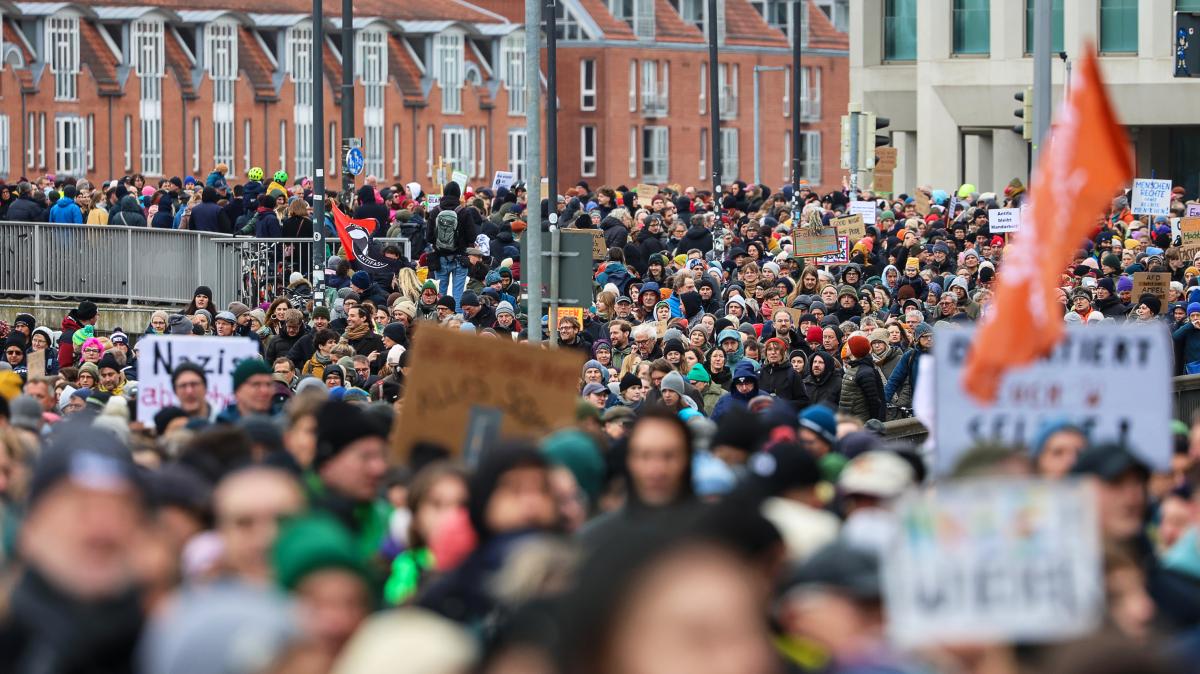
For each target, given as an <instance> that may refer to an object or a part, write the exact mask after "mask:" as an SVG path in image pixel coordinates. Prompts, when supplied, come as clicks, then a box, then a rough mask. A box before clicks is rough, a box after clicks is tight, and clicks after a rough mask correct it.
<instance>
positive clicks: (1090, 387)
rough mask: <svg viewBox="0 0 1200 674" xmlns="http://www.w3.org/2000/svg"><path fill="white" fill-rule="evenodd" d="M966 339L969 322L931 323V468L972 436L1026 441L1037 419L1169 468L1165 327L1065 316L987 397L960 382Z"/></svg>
mask: <svg viewBox="0 0 1200 674" xmlns="http://www.w3.org/2000/svg"><path fill="white" fill-rule="evenodd" d="M974 339H975V329H974V328H969V329H967V328H949V327H943V326H938V327H937V328H936V329H935V332H934V339H933V357H934V363H935V365H934V387H935V388H934V397H935V405H934V409H935V410H936V413H935V415H934V417H935V418H934V422H933V428H934V429H935V433H934V436H935V438H936V443H937V444H936V447H937V455H936V456H935V458H934V470H935V472H936V473H937V474H939V475H945V474H947V473H949V472H950V471H951V470H952V469H953V468H954V465H955V464H956V463H957V462H958V459H959V457H961V456H962V455H963V454H964V453H966V452H967V451H968V450H969V449H970V448H971V447H973V446H975V445H976V444H978V443H980V442H997V443H1000V444H1005V445H1017V446H1021V445H1025V446H1028V444H1029V443H1031V442H1032V441H1033V439H1034V436H1036V435H1037V433H1038V432H1039V431H1040V430H1041V428H1042V426H1043V424H1045V423H1048V422H1050V421H1053V420H1059V419H1063V420H1067V421H1070V422H1073V423H1075V424H1078V425H1079V426H1080V427H1081V428H1083V429H1085V430H1086V431H1087V432H1088V434H1089V437H1090V438H1091V440H1092V441H1093V442H1122V443H1125V444H1126V445H1127V446H1129V447H1130V448H1131V449H1132V450H1133V452H1134V453H1135V454H1137V455H1138V456H1139V457H1140V458H1141V459H1142V461H1144V462H1146V464H1147V465H1149V466H1152V467H1153V468H1155V469H1158V470H1164V471H1165V470H1169V468H1170V464H1171V447H1172V444H1171V438H1170V435H1169V428H1168V425H1169V422H1170V414H1171V409H1172V404H1171V357H1172V356H1171V354H1172V351H1173V349H1172V348H1171V340H1170V337H1169V336H1168V335H1167V333H1166V329H1165V327H1159V326H1150V327H1135V326H1132V325H1129V326H1125V325H1117V324H1114V323H1102V324H1100V325H1086V326H1084V325H1077V326H1071V325H1068V326H1067V328H1066V333H1065V335H1064V336H1063V339H1062V341H1061V342H1059V343H1058V345H1057V346H1055V347H1054V350H1053V351H1052V352H1051V353H1050V355H1049V356H1047V357H1045V358H1043V359H1041V360H1039V361H1036V362H1034V363H1032V364H1030V365H1028V366H1023V367H1019V368H1016V369H1014V370H1011V371H1009V373H1008V374H1006V375H1005V376H1004V379H1003V381H1002V382H1001V383H1000V389H999V393H998V395H997V397H996V401H995V403H993V404H992V405H990V406H987V407H984V406H982V405H979V404H977V403H976V402H975V400H974V398H972V397H971V396H969V395H965V394H964V393H963V388H962V377H963V369H964V363H965V361H966V357H967V352H968V351H969V350H970V348H971V343H972V341H973V340H974ZM921 372H922V375H924V369H922V371H921ZM1114 382H1116V383H1118V385H1114Z"/></svg>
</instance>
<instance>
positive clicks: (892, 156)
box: [875, 147, 898, 173]
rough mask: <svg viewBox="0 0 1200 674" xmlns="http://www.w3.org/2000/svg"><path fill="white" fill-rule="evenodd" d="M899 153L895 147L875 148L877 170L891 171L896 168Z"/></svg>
mask: <svg viewBox="0 0 1200 674" xmlns="http://www.w3.org/2000/svg"><path fill="white" fill-rule="evenodd" d="M897 154H898V151H897V150H896V148H894V147H877V148H875V171H876V172H879V171H884V172H887V173H891V172H892V171H893V170H895V168H896V155H897Z"/></svg>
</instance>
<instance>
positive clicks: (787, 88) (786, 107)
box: [783, 66, 804, 117]
mask: <svg viewBox="0 0 1200 674" xmlns="http://www.w3.org/2000/svg"><path fill="white" fill-rule="evenodd" d="M800 72H801V73H803V72H804V68H801V69H800ZM791 101H792V67H791V66H784V68H783V116H784V117H791V116H792V106H791Z"/></svg>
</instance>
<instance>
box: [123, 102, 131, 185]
mask: <svg viewBox="0 0 1200 674" xmlns="http://www.w3.org/2000/svg"><path fill="white" fill-rule="evenodd" d="M124 166H125V172H126V173H128V172H130V171H132V170H133V116H132V115H125V164H124Z"/></svg>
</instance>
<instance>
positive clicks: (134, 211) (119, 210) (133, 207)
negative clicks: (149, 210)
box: [108, 194, 146, 227]
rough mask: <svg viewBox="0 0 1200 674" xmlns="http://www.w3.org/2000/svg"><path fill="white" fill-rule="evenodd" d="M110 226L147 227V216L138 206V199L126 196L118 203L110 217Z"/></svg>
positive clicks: (130, 195)
mask: <svg viewBox="0 0 1200 674" xmlns="http://www.w3.org/2000/svg"><path fill="white" fill-rule="evenodd" d="M108 224H110V225H120V226H122V227H145V226H146V215H145V214H144V213H142V207H141V205H139V204H138V200H137V197H135V196H133V195H132V194H126V195H125V196H123V197H121V200H120V201H118V202H117V206H116V208H115V209H114V210H113V212H112V213H109V215H108Z"/></svg>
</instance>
